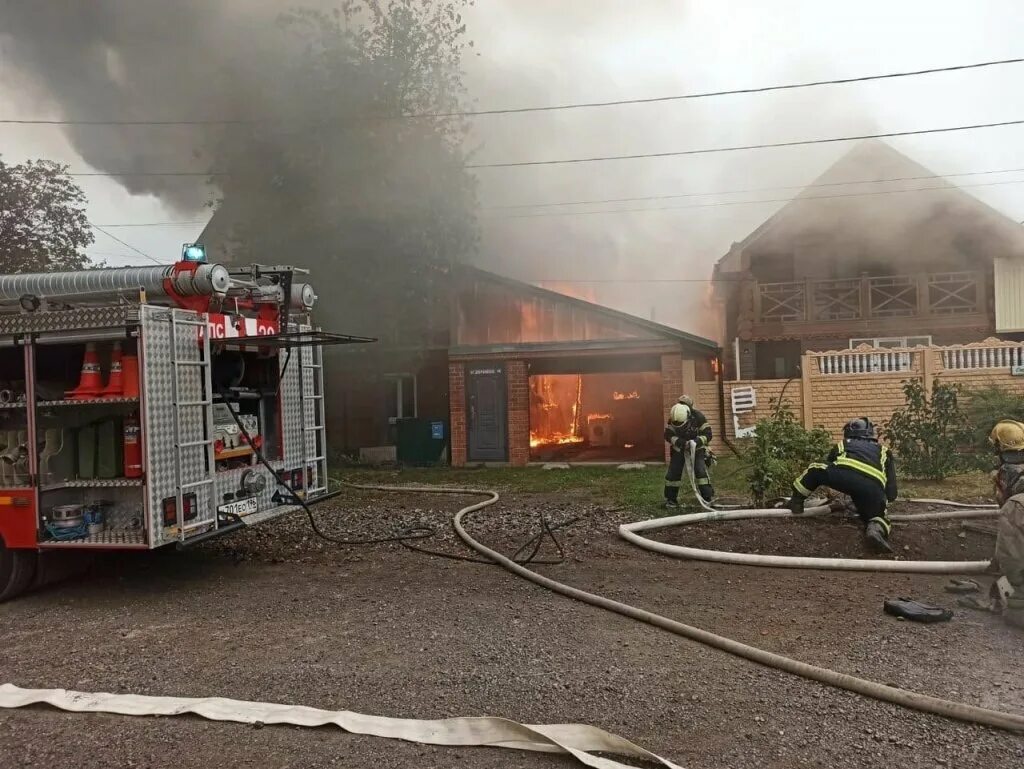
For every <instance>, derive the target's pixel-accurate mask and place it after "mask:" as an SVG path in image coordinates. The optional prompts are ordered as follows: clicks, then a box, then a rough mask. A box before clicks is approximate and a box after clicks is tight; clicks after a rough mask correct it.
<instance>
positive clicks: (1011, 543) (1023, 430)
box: [989, 420, 1024, 628]
mask: <svg viewBox="0 0 1024 769" xmlns="http://www.w3.org/2000/svg"><path fill="white" fill-rule="evenodd" d="M989 440H990V441H991V442H992V443H993V444H995V446H996V447H997V448H998V450H999V469H998V470H996V472H995V485H996V497H997V498H998V499H999V504H1001V505H1002V509H1001V510H1000V511H999V527H998V529H997V535H996V550H995V554H994V555H993V558H992V565H993V566H994V567H995V568H996V570H997V571H998V573H999V578H998V579H997V580H996V582H995V584H994V585H993V586H992V593H993V597H994V598H995V601H996V606H997V608H998V609H999V610H1001V611H1002V615H1003V619H1005V620H1006V621H1007V622H1008V623H1010V624H1011V625H1015V626H1017V627H1021V628H1024V424H1021V423H1020V422H1014V421H1011V420H1004V421H1002V422H1000V423H999V424H997V425H996V426H995V427H994V428H993V429H992V434H991V435H990V436H989Z"/></svg>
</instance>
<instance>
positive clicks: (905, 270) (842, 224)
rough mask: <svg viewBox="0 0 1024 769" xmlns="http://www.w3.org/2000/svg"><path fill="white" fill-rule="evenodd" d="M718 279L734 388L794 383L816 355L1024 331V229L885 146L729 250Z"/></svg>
mask: <svg viewBox="0 0 1024 769" xmlns="http://www.w3.org/2000/svg"><path fill="white" fill-rule="evenodd" d="M1002 179H1004V177H1001V176H1000V177H996V179H995V180H1002ZM992 181H994V180H993V179H992V178H991V177H990V176H985V177H980V178H979V177H977V176H971V177H964V180H963V186H965V187H969V186H971V185H972V184H976V183H991V182H992ZM714 279H715V293H716V295H717V297H718V298H719V300H720V301H721V302H722V305H723V309H724V315H725V323H724V326H725V334H726V336H725V340H724V342H725V348H726V355H725V364H726V365H725V369H726V374H727V376H728V377H729V378H734V379H777V378H789V377H791V376H794V375H795V374H796V372H797V368H798V366H799V363H800V356H801V355H802V354H803V353H804V352H806V351H808V350H814V351H825V350H840V349H848V348H854V347H858V346H860V345H864V344H867V345H871V346H873V347H879V348H885V347H889V348H892V347H914V346H918V345H928V344H936V345H942V344H961V343H968V342H975V341H980V340H982V339H985V338H988V337H992V336H995V335H997V334H1002V335H1007V336H1010V335H1013V334H1016V333H1019V332H1022V331H1024V312H1022V309H1021V308H1022V307H1024V228H1022V227H1021V225H1020V224H1018V223H1017V222H1015V221H1013V220H1012V219H1009V218H1007V217H1006V216H1004V215H1003V214H1001V213H999V212H998V211H996V210H994V209H992V208H990V207H989V206H987V205H986V204H984V203H982V202H981V201H980V200H978V199H977V198H975V197H974V196H973V195H971V194H969V193H968V192H967V191H965V190H964V189H962V188H961V187H960V186H957V185H956V184H954V183H952V182H950V181H949V180H948V179H944V178H942V177H939V176H936V175H935V174H934V173H933V172H931V171H929V170H928V169H927V168H924V167H923V166H921V165H919V164H917V163H915V162H914V161H912V160H910V159H909V158H908V157H906V156H905V155H903V154H901V153H899V152H897V151H896V150H894V149H893V148H892V147H890V146H888V145H887V144H884V143H882V142H879V141H869V142H862V143H860V144H857V145H856V146H854V147H853V148H852V149H851V150H850V151H849V152H848V153H847V154H846V155H844V156H843V157H842V158H840V159H839V160H838V161H837V162H836V163H835V164H834V165H833V166H832V167H831V168H829V169H828V170H827V171H825V173H824V174H822V175H821V176H820V177H819V178H818V179H817V180H815V181H814V182H813V183H812V184H811V185H809V186H808V187H807V188H806V189H805V190H803V191H802V192H801V193H800V194H799V195H797V196H796V197H795V198H794V199H793V200H792V201H790V202H789V203H787V204H786V205H785V206H784V207H783V208H782V209H780V210H779V211H778V212H777V213H776V214H775V215H774V216H772V217H771V218H770V219H768V220H767V221H766V222H764V223H763V224H762V225H761V226H760V227H758V228H757V229H756V230H754V231H753V232H752V233H751V234H750V235H749V236H748V237H747V238H746V239H744V240H743V241H741V242H739V243H735V244H733V246H732V248H731V249H730V250H729V253H728V254H726V255H725V256H724V257H722V258H721V259H720V260H719V262H718V263H717V265H716V266H715V271H714Z"/></svg>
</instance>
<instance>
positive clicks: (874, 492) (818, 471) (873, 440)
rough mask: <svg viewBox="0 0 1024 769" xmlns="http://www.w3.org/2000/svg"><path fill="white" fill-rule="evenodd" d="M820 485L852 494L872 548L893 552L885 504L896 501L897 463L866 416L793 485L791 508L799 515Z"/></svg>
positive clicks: (854, 422) (848, 425) (853, 422)
mask: <svg viewBox="0 0 1024 769" xmlns="http://www.w3.org/2000/svg"><path fill="white" fill-rule="evenodd" d="M819 486H828V487H829V488H830V489H833V490H835V491H838V492H840V493H843V494H847V495H849V497H850V499H852V500H853V506H854V507H855V508H856V509H857V515H858V516H859V517H860V519H861V521H862V522H863V523H864V537H865V539H866V541H867V543H868V545H870V546H871V547H872V548H874V549H875V550H879V551H883V552H892V548H891V547H890V546H889V531H890V529H891V528H892V525H891V524H890V522H889V516H888V515H886V512H885V509H886V503H887V502H893V501H895V500H896V492H897V490H896V462H895V460H894V459H893V456H892V453H891V452H890V451H889V449H888V448H887V447H886V446H883V445H881V444H880V443H879V442H878V434H877V432H876V431H875V426H874V425H873V424H872V423H871V420H870V419H868V418H867V417H861V418H859V419H852V420H850V421H849V422H847V423H846V426H845V427H844V428H843V440H842V442H841V443H837V444H836V445H835V446H833V447H832V451H830V452H829V455H828V458H827V459H826V461H825V462H822V463H817V462H816V463H814V464H812V465H811V466H810V467H808V468H807V470H805V471H804V473H803V475H801V476H800V477H799V478H797V479H796V481H794V482H793V496H792V498H791V499H790V502H789V509H790V510H792V511H793V513H794V514H797V515H799V514H800V513H802V512H803V511H804V501H805V500H806V499H807V497H809V496H810V495H811V492H813V491H814V490H815V489H816V488H818V487H819Z"/></svg>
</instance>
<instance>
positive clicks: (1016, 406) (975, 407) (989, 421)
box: [964, 385, 1024, 455]
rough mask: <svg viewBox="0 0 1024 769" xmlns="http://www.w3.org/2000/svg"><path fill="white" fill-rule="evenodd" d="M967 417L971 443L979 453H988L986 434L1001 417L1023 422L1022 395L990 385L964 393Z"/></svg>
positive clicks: (1023, 398)
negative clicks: (970, 431)
mask: <svg viewBox="0 0 1024 769" xmlns="http://www.w3.org/2000/svg"><path fill="white" fill-rule="evenodd" d="M964 397H965V399H967V417H968V419H969V420H970V423H971V429H972V435H971V444H972V445H973V446H974V447H975V448H976V449H977V450H978V452H979V453H982V454H985V455H988V454H991V450H990V449H989V445H988V436H989V434H990V433H991V432H992V428H993V427H995V426H996V422H998V421H999V420H1001V419H1016V420H1017V421H1018V422H1024V395H1020V394H1018V393H1014V392H1010V391H1009V390H1004V389H1003V388H1002V387H998V386H996V385H990V386H988V387H983V388H981V389H979V390H972V391H970V392H969V393H966V394H965V396H964Z"/></svg>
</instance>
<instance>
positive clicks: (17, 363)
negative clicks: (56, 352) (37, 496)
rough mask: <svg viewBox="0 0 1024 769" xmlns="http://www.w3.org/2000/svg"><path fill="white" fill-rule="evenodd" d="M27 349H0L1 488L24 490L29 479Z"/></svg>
mask: <svg viewBox="0 0 1024 769" xmlns="http://www.w3.org/2000/svg"><path fill="white" fill-rule="evenodd" d="M29 450H30V448H29V435H28V408H27V402H26V396H25V348H23V347H13V346H12V347H3V348H0V488H7V489H12V488H24V487H27V486H28V485H29V483H30V477H29Z"/></svg>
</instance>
